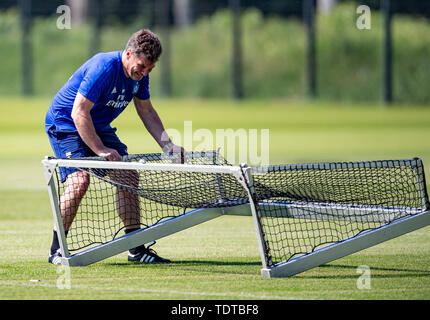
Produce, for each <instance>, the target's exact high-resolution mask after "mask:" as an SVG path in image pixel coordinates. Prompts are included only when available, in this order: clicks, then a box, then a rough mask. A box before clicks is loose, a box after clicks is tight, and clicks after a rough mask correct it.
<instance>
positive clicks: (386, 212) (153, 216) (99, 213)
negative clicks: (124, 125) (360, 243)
mask: <svg viewBox="0 0 430 320" xmlns="http://www.w3.org/2000/svg"><path fill="white" fill-rule="evenodd" d="M196 155H198V156H196ZM86 159H89V160H91V158H86ZM80 160H82V159H80ZM124 161H125V162H130V163H133V162H144V163H154V164H171V163H175V162H177V158H176V156H174V155H170V156H169V155H163V154H144V155H130V156H126V157H125V158H124V159H123V162H124ZM186 164H187V165H190V164H191V165H197V166H201V167H202V168H200V169H199V170H196V171H187V170H179V169H178V167H177V166H176V169H175V170H171V169H169V168H167V167H166V168H158V169H155V170H143V169H97V168H91V167H90V166H88V167H85V166H83V165H82V161H81V162H80V165H79V167H76V168H73V170H71V171H75V170H76V171H75V172H76V173H74V174H73V175H69V177H68V179H67V180H66V182H64V183H61V181H60V178H59V174H58V170H57V178H56V180H57V193H58V201H59V207H60V211H61V214H62V216H63V224H64V225H65V226H66V229H68V235H67V245H68V249H69V251H71V252H73V251H77V250H80V249H82V248H86V247H88V246H91V245H94V244H98V243H105V242H108V241H110V240H112V239H115V237H117V236H118V235H120V234H122V232H123V231H124V229H127V228H137V227H138V228H147V227H150V226H153V225H155V224H157V223H159V222H160V221H163V220H164V219H167V218H170V217H177V216H180V215H183V214H185V213H186V212H187V211H188V210H190V209H194V208H218V207H224V208H226V211H227V212H228V208H229V207H234V206H239V205H248V207H249V208H251V206H252V207H253V208H255V214H256V218H257V219H256V220H257V224H258V228H259V230H260V236H261V241H262V242H263V244H264V245H263V248H264V256H265V259H266V263H267V265H268V266H273V265H276V264H278V263H280V262H285V261H289V260H290V259H292V258H295V257H298V256H301V255H305V254H308V253H311V252H313V251H315V250H316V249H318V248H321V247H323V246H326V245H328V244H333V243H337V242H341V241H344V240H345V239H348V238H351V237H354V236H357V235H359V234H360V233H362V232H364V231H366V230H370V229H375V228H379V227H381V226H383V225H386V224H389V223H391V222H393V221H396V220H398V219H401V218H403V217H405V216H408V215H414V214H418V213H420V212H423V211H425V210H428V209H429V207H430V206H429V202H428V197H427V191H426V185H425V178H424V170H423V166H422V162H421V160H420V159H410V160H390V161H367V162H342V163H320V164H300V165H278V166H260V167H246V166H243V167H241V174H242V176H241V181H239V179H238V177H237V176H235V175H233V174H228V173H216V172H215V171H214V170H212V168H213V167H214V166H230V164H229V163H227V162H226V160H225V159H223V158H222V157H221V156H220V155H219V154H218V153H216V152H208V153H190V154H188V155H187V159H186ZM206 167H207V168H208V169H207V170H205V168H206ZM69 169H70V168H69ZM72 176H73V177H75V178H73V179H72V178H70V177H72ZM79 194H80V196H79ZM250 199H251V203H250ZM250 211H251V210H250Z"/></svg>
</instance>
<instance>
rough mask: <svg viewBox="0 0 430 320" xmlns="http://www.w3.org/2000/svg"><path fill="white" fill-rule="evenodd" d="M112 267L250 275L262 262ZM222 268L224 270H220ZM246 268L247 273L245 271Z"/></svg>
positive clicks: (137, 263)
mask: <svg viewBox="0 0 430 320" xmlns="http://www.w3.org/2000/svg"><path fill="white" fill-rule="evenodd" d="M108 265H110V266H113V267H115V266H118V267H128V268H141V267H143V266H145V267H154V268H162V269H166V268H175V269H177V270H184V271H192V272H196V271H198V272H210V273H223V274H249V269H248V268H249V267H251V268H255V267H258V266H260V267H261V262H257V261H254V262H249V261H212V260H179V261H178V260H175V261H173V262H172V263H169V264H164V263H162V264H141V263H139V262H128V261H124V262H116V263H109V264H108ZM220 267H222V268H220ZM243 268H246V271H245V270H244V269H243Z"/></svg>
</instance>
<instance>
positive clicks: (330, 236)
mask: <svg viewBox="0 0 430 320" xmlns="http://www.w3.org/2000/svg"><path fill="white" fill-rule="evenodd" d="M253 171H254V174H253V177H254V185H255V198H256V202H257V203H258V206H259V209H258V210H257V212H258V215H259V217H260V219H259V221H260V225H261V228H262V232H263V235H264V240H265V244H266V259H267V263H268V265H269V266H272V265H275V264H277V263H280V262H284V261H289V260H290V259H292V258H294V257H297V256H301V255H304V254H309V253H311V252H313V251H315V250H316V249H318V248H321V247H323V246H325V245H328V244H332V243H336V242H340V241H343V240H345V239H348V238H351V237H353V236H356V235H358V234H360V233H362V232H364V231H366V230H370V229H375V228H379V227H381V226H382V225H386V224H388V223H391V222H393V221H395V220H397V219H399V218H402V217H404V216H407V215H413V214H417V213H420V212H423V211H425V210H426V209H427V208H428V207H429V205H428V200H427V195H426V194H427V193H426V189H425V179H424V174H423V168H422V164H421V162H420V161H419V159H412V160H398V161H371V162H351V163H326V164H311V165H297V166H270V167H264V168H263V167H260V168H253Z"/></svg>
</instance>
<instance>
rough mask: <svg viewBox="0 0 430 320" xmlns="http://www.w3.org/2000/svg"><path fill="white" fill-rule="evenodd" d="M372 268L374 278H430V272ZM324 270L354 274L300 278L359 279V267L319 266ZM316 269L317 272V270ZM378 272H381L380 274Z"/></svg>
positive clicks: (302, 276) (304, 276)
mask: <svg viewBox="0 0 430 320" xmlns="http://www.w3.org/2000/svg"><path fill="white" fill-rule="evenodd" d="M368 267H369V268H370V272H371V275H372V278H381V279H382V278H410V277H413V278H414V277H416V278H422V277H430V270H417V269H405V268H383V267H374V266H368ZM318 268H321V269H322V270H324V269H326V270H329V271H330V270H331V269H332V271H333V272H336V270H338V269H348V270H352V271H353V273H352V274H330V275H323V274H320V275H306V273H304V274H303V275H300V278H304V279H333V278H336V279H356V278H357V275H358V274H357V272H356V270H357V268H358V266H351V265H339V264H323V265H321V266H319V267H318ZM318 268H316V269H315V270H317V269H318ZM378 271H380V272H379V273H378Z"/></svg>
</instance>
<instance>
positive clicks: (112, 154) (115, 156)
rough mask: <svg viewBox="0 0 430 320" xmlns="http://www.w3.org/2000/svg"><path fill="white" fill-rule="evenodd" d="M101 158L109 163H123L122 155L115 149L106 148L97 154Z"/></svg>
mask: <svg viewBox="0 0 430 320" xmlns="http://www.w3.org/2000/svg"><path fill="white" fill-rule="evenodd" d="M97 155H98V156H99V157H103V158H105V159H106V160H109V161H121V159H122V158H121V155H120V154H119V153H118V151H116V150H115V149H111V148H104V149H102V150H101V151H100V152H98V153H97Z"/></svg>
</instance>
